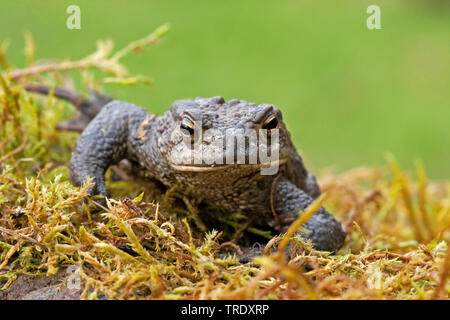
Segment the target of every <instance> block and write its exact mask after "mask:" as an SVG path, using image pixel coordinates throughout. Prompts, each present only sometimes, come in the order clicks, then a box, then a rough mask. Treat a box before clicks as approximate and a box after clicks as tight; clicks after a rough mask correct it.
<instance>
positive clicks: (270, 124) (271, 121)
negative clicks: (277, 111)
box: [262, 114, 278, 133]
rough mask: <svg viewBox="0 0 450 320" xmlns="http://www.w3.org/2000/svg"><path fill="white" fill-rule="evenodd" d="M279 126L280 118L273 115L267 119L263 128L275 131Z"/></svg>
mask: <svg viewBox="0 0 450 320" xmlns="http://www.w3.org/2000/svg"><path fill="white" fill-rule="evenodd" d="M277 126H278V118H277V116H276V115H274V114H272V115H270V116H268V117H267V119H266V120H265V121H264V123H263V125H262V128H263V129H266V130H268V131H269V133H270V130H272V129H275V128H276V127H277Z"/></svg>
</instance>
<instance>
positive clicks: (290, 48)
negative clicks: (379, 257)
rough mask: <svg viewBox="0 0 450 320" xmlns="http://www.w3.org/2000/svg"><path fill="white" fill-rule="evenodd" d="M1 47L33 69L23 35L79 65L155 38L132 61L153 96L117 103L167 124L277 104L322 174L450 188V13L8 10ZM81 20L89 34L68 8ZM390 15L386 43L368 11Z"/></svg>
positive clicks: (42, 6)
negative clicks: (187, 101)
mask: <svg viewBox="0 0 450 320" xmlns="http://www.w3.org/2000/svg"><path fill="white" fill-rule="evenodd" d="M0 4H1V5H0V40H3V39H5V38H8V39H10V40H11V41H12V44H11V47H10V49H9V51H8V55H7V57H8V59H9V61H10V62H11V63H12V64H13V65H14V66H16V67H23V66H24V64H25V57H24V54H23V33H24V31H27V30H28V31H30V32H31V33H32V35H33V36H34V39H35V42H36V45H37V58H38V59H44V58H45V59H47V58H71V59H77V58H81V57H83V56H85V55H87V54H89V53H92V52H93V51H94V50H95V42H96V40H97V39H99V38H107V37H110V38H112V39H113V40H114V41H115V43H116V47H117V48H119V47H122V46H124V45H125V44H127V43H128V42H130V41H132V40H135V39H138V38H141V37H144V36H146V35H147V34H148V33H150V32H151V31H153V30H154V29H155V28H156V27H157V26H159V25H161V24H163V23H166V22H168V23H170V24H171V30H170V32H169V33H168V34H167V35H166V36H165V37H164V40H163V41H162V42H161V43H160V44H158V45H157V46H154V47H151V48H148V49H146V50H145V51H144V52H141V53H138V54H132V55H130V56H128V57H127V58H126V59H125V60H124V63H125V64H126V65H127V66H128V67H129V70H130V72H132V73H135V74H142V75H148V76H151V77H152V78H153V79H154V80H155V86H154V87H146V86H144V85H139V86H135V87H120V86H112V85H108V87H106V89H107V91H108V93H110V94H111V95H113V96H114V97H116V98H118V99H123V100H128V101H131V102H133V103H136V104H139V105H141V106H144V107H145V108H147V109H149V110H151V111H153V112H158V113H162V112H164V110H166V109H167V108H168V106H169V105H170V103H171V102H172V101H174V100H176V99H181V98H187V97H196V96H213V95H222V96H223V97H225V98H227V99H229V98H235V97H236V98H240V99H246V100H250V101H254V102H259V103H273V104H275V105H277V106H278V107H280V108H281V109H282V111H283V113H284V118H285V121H286V123H287V125H288V127H289V129H290V131H291V133H292V136H293V139H294V141H295V143H296V146H297V148H298V149H299V150H300V151H301V153H302V155H303V156H304V157H305V160H306V163H307V165H308V167H310V168H312V169H313V170H315V171H318V170H320V169H322V168H328V167H332V168H334V169H335V170H338V171H340V170H344V169H348V168H350V167H354V166H365V165H367V166H373V165H382V164H385V160H384V155H385V153H386V152H391V153H393V154H394V155H395V156H397V157H398V159H399V160H400V163H401V164H402V165H403V166H404V167H407V168H411V167H412V164H413V161H414V159H416V158H421V159H422V160H423V161H424V162H425V165H426V167H427V169H428V172H429V175H430V176H431V177H432V178H435V179H447V178H449V177H450V165H449V162H450V125H449V122H450V6H449V4H450V1H438V0H435V1H431V0H428V1H420V0H416V1H415V0H397V1H392V0H376V1H374V0H370V1H366V0H340V1H336V0H333V1H298V0H297V1H294V0H289V1H285V0H280V1H262V0H259V1H257V0H252V1H243V0H240V1H237V0H229V1H211V0H209V1H206V0H201V1H182V0H179V1H178V0H177V1H175V0H170V1H137V0H135V1H130V0H128V1H113V0H97V1H93V0H84V1H81V0H70V1H63V0H53V1H50V0H46V1H32V0H29V1H23V0H15V1H12V0H11V1H5V0H1V1H0ZM70 4H77V5H79V6H80V7H81V30H68V29H67V28H66V19H67V17H68V14H67V13H66V8H67V6H68V5H70ZM371 4H377V5H379V6H380V7H381V25H382V30H368V29H367V27H366V19H367V17H368V14H367V13H366V8H367V7H368V6H369V5H371Z"/></svg>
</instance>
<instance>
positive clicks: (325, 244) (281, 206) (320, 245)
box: [274, 178, 345, 252]
mask: <svg viewBox="0 0 450 320" xmlns="http://www.w3.org/2000/svg"><path fill="white" fill-rule="evenodd" d="M313 201H314V200H313V199H312V198H311V197H310V196H309V195H308V194H306V193H305V192H304V191H303V190H301V189H300V188H298V187H297V186H295V185H294V184H293V183H291V182H290V181H288V180H287V179H285V178H281V179H280V181H279V182H278V183H277V186H276V188H275V194H274V207H275V208H274V209H275V211H276V213H277V215H278V217H279V220H280V223H281V232H285V231H287V229H288V228H289V226H290V225H291V224H292V222H294V221H295V220H296V219H297V217H298V214H299V212H300V211H303V210H305V209H306V208H307V207H308V206H309V205H310V204H311V203H312V202H313ZM303 227H304V228H305V229H307V230H308V231H309V233H308V234H304V235H303V234H302V236H303V237H304V238H306V239H311V241H312V244H313V246H314V248H315V249H317V250H320V251H331V252H337V251H338V250H339V248H340V247H341V246H342V244H343V243H344V240H345V232H344V231H343V230H342V227H341V224H340V223H339V222H337V221H336V219H334V217H333V216H332V215H331V214H330V213H329V212H327V211H326V210H325V209H324V208H322V207H321V208H320V209H319V210H318V211H317V212H316V213H315V214H314V215H313V216H312V217H311V218H310V219H309V220H308V221H307V222H306V223H305V224H304V225H303Z"/></svg>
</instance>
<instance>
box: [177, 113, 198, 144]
mask: <svg viewBox="0 0 450 320" xmlns="http://www.w3.org/2000/svg"><path fill="white" fill-rule="evenodd" d="M194 127H195V126H194V121H192V119H191V118H189V117H187V116H185V117H184V118H183V120H182V121H181V125H180V129H181V132H183V134H184V135H186V136H190V138H191V141H194V132H195V131H194Z"/></svg>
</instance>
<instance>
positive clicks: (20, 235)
mask: <svg viewBox="0 0 450 320" xmlns="http://www.w3.org/2000/svg"><path fill="white" fill-rule="evenodd" d="M0 231H1V232H4V233H6V234H9V235H10V236H14V237H20V238H23V239H25V240H28V241H30V242H32V243H34V244H35V245H37V246H39V247H41V248H42V249H46V248H47V247H46V246H44V245H43V244H41V243H39V242H38V241H36V240H35V239H33V238H31V237H29V236H27V235H24V234H21V233H18V232H15V231H13V230H9V229H6V228H3V227H0Z"/></svg>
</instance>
